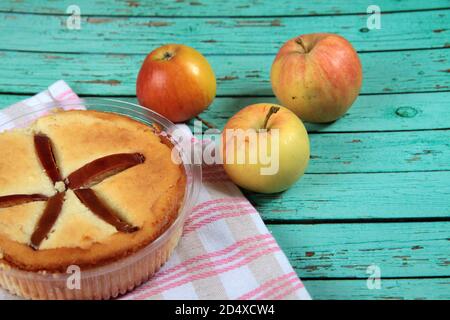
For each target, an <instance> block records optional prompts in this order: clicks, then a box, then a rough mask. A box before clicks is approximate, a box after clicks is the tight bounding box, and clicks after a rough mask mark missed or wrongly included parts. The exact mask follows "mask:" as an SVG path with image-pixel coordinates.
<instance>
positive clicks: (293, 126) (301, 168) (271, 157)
mask: <svg viewBox="0 0 450 320" xmlns="http://www.w3.org/2000/svg"><path fill="white" fill-rule="evenodd" d="M221 151H222V160H223V163H224V168H225V171H226V173H227V174H228V176H229V177H230V179H231V180H232V181H233V182H234V183H236V184H237V185H239V186H240V187H243V188H245V189H248V190H252V191H256V192H262V193H273V192H280V191H283V190H286V189H287V188H289V187H290V186H291V185H292V184H294V183H295V182H296V181H297V180H298V179H299V178H300V177H301V176H302V175H303V173H304V172H305V169H306V166H307V165H308V161H309V139H308V133H307V132H306V129H305V127H304V125H303V123H302V121H301V120H300V119H299V118H298V117H297V116H296V115H295V114H294V113H293V112H292V111H290V110H289V109H287V108H284V107H282V106H279V105H274V104H271V103H259V104H253V105H250V106H247V107H245V108H243V109H242V110H240V111H239V112H238V113H236V114H235V115H234V116H233V117H231V118H230V120H229V121H228V122H227V124H226V125H225V128H224V130H223V132H222V146H221ZM264 154H265V156H264ZM239 155H242V156H243V157H242V159H240V160H241V161H240V160H239ZM252 157H253V161H252Z"/></svg>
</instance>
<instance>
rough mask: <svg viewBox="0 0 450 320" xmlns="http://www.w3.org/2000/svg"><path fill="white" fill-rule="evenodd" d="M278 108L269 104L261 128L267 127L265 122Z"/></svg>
mask: <svg viewBox="0 0 450 320" xmlns="http://www.w3.org/2000/svg"><path fill="white" fill-rule="evenodd" d="M278 110H280V107H277V106H271V107H270V109H269V112H267V115H266V119H265V120H264V125H263V129H267V123H268V122H269V118H270V117H271V116H272V115H273V114H274V113H277V112H278Z"/></svg>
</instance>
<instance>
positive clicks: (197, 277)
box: [136, 247, 281, 299]
mask: <svg viewBox="0 0 450 320" xmlns="http://www.w3.org/2000/svg"><path fill="white" fill-rule="evenodd" d="M277 251H281V249H280V248H279V247H274V248H269V249H266V250H263V251H260V252H257V253H255V254H253V255H251V256H249V257H247V258H246V259H244V260H242V261H240V262H239V263H236V264H235V265H231V266H228V267H226V268H222V269H217V270H211V271H208V272H204V273H200V274H196V275H191V276H189V277H187V278H185V279H183V280H180V281H177V282H175V283H172V284H169V285H166V286H164V287H161V288H158V289H155V290H151V291H149V292H146V293H144V294H142V295H140V296H138V297H136V299H146V298H148V297H151V296H153V295H155V294H158V293H161V292H163V291H165V290H170V289H173V288H176V287H179V286H182V285H184V284H186V283H188V282H191V281H195V280H200V279H204V278H208V277H212V276H216V275H219V274H221V273H224V272H228V271H231V270H234V269H237V268H239V267H242V266H243V265H246V264H248V263H250V262H252V261H253V260H256V259H258V258H259V257H261V256H263V255H266V254H270V253H274V252H277Z"/></svg>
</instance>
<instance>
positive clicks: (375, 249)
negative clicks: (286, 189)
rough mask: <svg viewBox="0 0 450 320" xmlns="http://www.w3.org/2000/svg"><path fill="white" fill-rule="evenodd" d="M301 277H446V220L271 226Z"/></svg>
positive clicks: (449, 236)
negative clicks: (370, 270) (373, 268)
mask: <svg viewBox="0 0 450 320" xmlns="http://www.w3.org/2000/svg"><path fill="white" fill-rule="evenodd" d="M269 229H270V230H271V231H272V233H273V235H274V236H275V237H276V239H277V241H278V243H279V244H280V246H281V247H282V248H283V251H284V252H285V253H286V255H287V256H288V258H289V260H290V262H291V263H292V265H293V266H294V268H295V269H296V271H297V273H298V274H299V276H300V277H303V278H309V277H325V278H327V277H348V278H362V279H367V277H368V275H367V274H366V271H367V267H368V266H370V265H377V266H378V267H379V268H380V271H381V277H418V276H420V277H426V276H436V277H438V276H448V275H450V269H449V267H448V265H449V263H450V260H449V254H448V253H449V252H450V241H449V239H450V231H449V230H450V222H439V223H430V222H429V223H408V224H406V223H369V224H364V223H359V224H318V225H269Z"/></svg>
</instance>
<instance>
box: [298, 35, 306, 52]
mask: <svg viewBox="0 0 450 320" xmlns="http://www.w3.org/2000/svg"><path fill="white" fill-rule="evenodd" d="M295 42H297V44H299V45H300V46H301V47H302V49H303V51H304V53H307V52H308V50H306V47H305V44H304V43H303V40H302V38H300V37H299V38H297V39H295Z"/></svg>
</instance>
